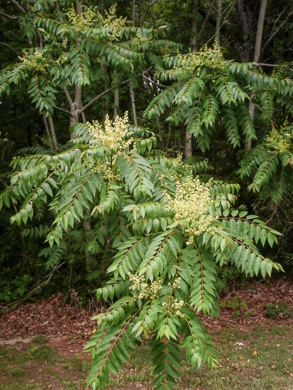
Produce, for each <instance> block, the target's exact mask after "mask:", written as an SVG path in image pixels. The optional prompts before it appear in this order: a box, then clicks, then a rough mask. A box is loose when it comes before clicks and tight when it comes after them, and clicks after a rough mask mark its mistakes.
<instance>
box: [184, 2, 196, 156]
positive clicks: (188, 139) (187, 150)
mask: <svg viewBox="0 0 293 390" xmlns="http://www.w3.org/2000/svg"><path fill="white" fill-rule="evenodd" d="M191 6H192V9H191V13H192V14H193V17H192V19H191V36H190V42H189V45H190V48H191V50H192V51H193V52H196V51H197V40H196V35H197V26H196V7H197V0H192V2H191ZM189 126H190V124H187V125H186V129H185V137H184V138H185V144H184V156H185V158H186V159H188V158H191V157H192V135H191V134H189Z"/></svg>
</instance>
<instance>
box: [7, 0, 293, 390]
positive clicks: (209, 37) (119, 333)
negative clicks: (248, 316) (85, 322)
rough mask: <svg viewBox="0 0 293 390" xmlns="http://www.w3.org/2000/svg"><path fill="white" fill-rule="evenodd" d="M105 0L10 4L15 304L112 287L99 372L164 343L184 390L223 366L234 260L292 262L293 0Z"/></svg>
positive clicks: (96, 349) (165, 365) (169, 381)
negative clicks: (223, 311)
mask: <svg viewBox="0 0 293 390" xmlns="http://www.w3.org/2000/svg"><path fill="white" fill-rule="evenodd" d="M96 3H97V2H95V1H84V2H82V1H78V0H77V1H71V0H62V1H58V2H55V1H51V0H46V1H19V2H17V1H4V2H3V5H2V4H1V7H2V8H1V9H0V30H1V32H3V37H4V38H5V42H0V47H1V49H2V48H3V51H2V52H1V53H0V57H1V64H2V65H1V70H0V94H1V105H0V109H1V110H2V112H1V116H2V117H3V123H4V125H3V129H1V133H0V145H1V150H2V152H1V155H2V157H3V158H2V161H1V163H0V164H1V174H0V179H1V190H2V193H1V195H0V209H1V219H0V224H1V228H2V230H4V234H3V235H1V238H0V240H1V242H0V243H1V246H2V252H1V255H0V265H1V268H2V270H1V271H0V289H1V293H0V300H6V301H11V300H15V299H18V298H19V297H22V296H23V295H24V294H26V293H28V294H30V291H32V292H42V293H43V294H50V293H51V292H52V291H54V290H55V289H56V288H59V289H62V290H63V291H65V292H66V294H67V296H68V297H71V298H73V299H77V300H78V302H79V303H83V302H84V300H85V299H87V298H88V297H89V296H92V292H93V290H94V289H96V288H98V298H100V297H102V298H103V300H104V301H105V302H106V306H110V307H109V308H107V311H106V312H104V313H101V314H99V315H97V317H96V320H97V322H98V330H97V333H95V334H94V336H93V337H92V339H91V341H90V342H89V344H88V346H87V348H86V349H87V350H88V351H91V353H92V356H93V366H92V369H91V372H90V376H89V384H92V385H93V387H94V388H96V389H98V388H104V387H105V386H106V384H107V382H108V380H109V373H110V372H113V373H114V374H116V375H117V374H118V373H119V369H120V368H121V367H122V364H123V363H124V362H125V361H126V360H127V359H128V358H129V352H130V349H132V348H134V347H135V345H136V344H137V343H138V344H139V343H141V342H142V340H143V338H151V346H152V356H153V361H154V366H155V370H154V377H155V380H154V386H155V387H156V388H158V389H171V388H172V387H173V386H175V385H176V379H177V371H176V367H179V366H180V364H181V363H180V362H181V351H182V350H184V351H185V352H186V355H187V358H188V360H189V361H190V363H191V364H193V365H197V366H201V365H202V364H204V363H206V362H207V363H209V364H210V366H212V367H215V366H216V365H217V358H216V354H215V351H214V348H213V345H212V343H211V340H210V338H209V336H208V334H207V333H206V331H205V329H204V327H203V325H202V323H201V321H200V320H199V319H198V314H199V313H203V314H204V315H211V316H214V315H217V313H218V307H217V297H218V293H219V283H220V277H219V274H220V272H221V271H220V270H221V269H227V267H230V266H232V267H235V268H236V269H238V270H239V272H243V273H244V274H245V275H246V276H248V277H254V276H258V275H259V276H261V277H266V276H267V275H271V273H272V270H273V269H276V270H282V267H284V268H285V269H286V270H289V271H290V264H291V260H292V253H293V251H292V242H290V233H292V210H293V208H292V190H293V169H292V168H293V133H292V114H293V99H292V97H293V88H292V87H293V82H292V63H290V60H291V59H290V56H289V54H288V53H289V49H288V47H289V45H290V39H292V38H285V35H286V34H288V33H289V32H290V26H291V25H292V23H291V22H290V17H291V16H292V15H293V6H291V5H290V4H289V5H288V4H287V3H286V4H285V2H284V1H280V2H278V4H277V5H276V6H274V7H271V6H267V7H266V9H265V12H266V15H267V17H266V19H265V20H264V22H263V25H262V19H261V14H262V13H261V10H262V11H263V9H261V10H260V11H259V10H258V6H257V5H256V3H257V2H254V1H253V0H250V1H248V2H246V3H247V4H246V5H245V7H244V6H243V2H242V1H241V0H237V1H236V2H234V3H233V4H232V3H231V2H228V1H224V2H222V1H218V2H217V4H216V2H215V1H208V2H200V1H195V0H190V1H180V0H179V1H170V2H168V7H165V2H164V1H163V0H158V1H152V2H148V1H146V0H143V1H139V2H135V1H132V2H125V1H118V4H117V6H116V7H115V6H114V2H112V1H110V0H109V1H99V2H98V3H99V4H96ZM260 3H261V7H264V4H265V2H263V1H262V2H260ZM222 6H223V8H221V7H222ZM258 12H259V18H258V16H257V15H258ZM130 19H131V20H130ZM221 21H222V24H221ZM227 21H228V22H227ZM235 21H238V23H239V25H240V26H241V29H239V28H238V26H237V24H236V22H235ZM183 26H184V28H183ZM236 26H237V28H236ZM239 31H242V34H240V33H239ZM282 31H283V34H284V35H282V33H281V32H282ZM260 32H261V33H260ZM215 37H216V39H215V40H216V43H214V38H215ZM254 42H255V43H254ZM261 44H262V45H261ZM259 45H260V46H262V51H261V50H260V48H259ZM280 47H283V49H284V50H283V52H282V51H280ZM268 60H272V61H273V63H272V64H271V63H268ZM261 61H262V62H261ZM127 111H128V112H129V117H128V114H124V112H127ZM119 113H120V114H121V115H120V116H119ZM2 114H3V115H2ZM123 115H124V116H123ZM112 118H113V120H112ZM10 160H12V162H11V164H10V165H9V161H10ZM257 215H260V217H258V216H257ZM9 221H10V222H12V225H10V223H9ZM263 221H267V223H265V222H263ZM277 230H279V231H281V232H282V233H283V235H284V236H283V237H281V238H280V243H279V245H278V246H274V247H273V244H274V243H276V242H277V236H279V235H280V233H278V232H277ZM259 247H261V250H260V249H259ZM270 258H272V259H273V261H272V260H270ZM279 263H281V264H282V265H280V264H279ZM65 270H66V272H64V271H65ZM65 274H66V275H65ZM166 357H167V358H166Z"/></svg>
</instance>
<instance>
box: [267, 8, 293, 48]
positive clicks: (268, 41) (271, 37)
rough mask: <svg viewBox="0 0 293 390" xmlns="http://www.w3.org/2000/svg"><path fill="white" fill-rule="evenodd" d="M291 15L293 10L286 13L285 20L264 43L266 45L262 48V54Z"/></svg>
mask: <svg viewBox="0 0 293 390" xmlns="http://www.w3.org/2000/svg"><path fill="white" fill-rule="evenodd" d="M291 15H293V10H292V11H291V12H289V13H288V15H287V16H286V18H285V19H284V20H283V22H282V23H281V24H280V26H279V27H278V28H277V29H276V31H274V33H272V34H271V36H270V37H269V39H268V40H267V41H266V43H265V44H264V45H263V47H262V52H263V51H264V49H265V47H266V46H267V45H268V44H269V43H270V42H271V40H272V39H273V38H274V37H275V36H276V35H277V34H278V32H279V31H280V30H281V28H283V26H284V25H285V24H286V23H287V22H288V19H289V18H290V16H291Z"/></svg>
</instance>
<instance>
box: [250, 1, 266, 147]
mask: <svg viewBox="0 0 293 390" xmlns="http://www.w3.org/2000/svg"><path fill="white" fill-rule="evenodd" d="M266 8H267V0H261V3H260V9H259V16H258V22H257V31H256V37H255V46H254V56H253V61H254V62H259V58H260V51H261V42H262V35H263V26H264V20H265V14H266ZM253 97H254V95H253V94H251V95H250V99H251V100H250V102H249V107H248V111H249V115H250V117H251V119H252V121H253V120H254V113H255V104H253V103H252V99H253ZM251 146H252V141H251V139H250V140H248V141H247V149H251Z"/></svg>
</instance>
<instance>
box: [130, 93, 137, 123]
mask: <svg viewBox="0 0 293 390" xmlns="http://www.w3.org/2000/svg"><path fill="white" fill-rule="evenodd" d="M129 90H130V99H131V106H132V115H133V123H134V126H137V116H136V106H135V94H134V91H133V88H132V87H130V88H129Z"/></svg>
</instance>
